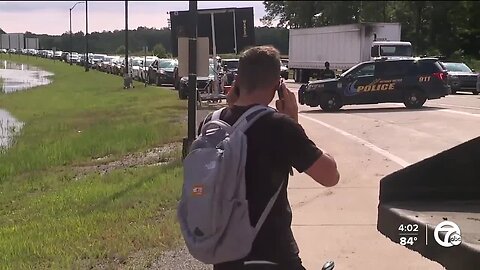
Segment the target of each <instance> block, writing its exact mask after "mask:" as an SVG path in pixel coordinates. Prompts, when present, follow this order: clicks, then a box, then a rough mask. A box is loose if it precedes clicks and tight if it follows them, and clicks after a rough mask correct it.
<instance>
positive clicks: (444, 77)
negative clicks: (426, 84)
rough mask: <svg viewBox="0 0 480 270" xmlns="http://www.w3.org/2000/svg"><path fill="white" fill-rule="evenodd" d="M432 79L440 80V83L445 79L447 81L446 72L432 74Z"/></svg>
mask: <svg viewBox="0 0 480 270" xmlns="http://www.w3.org/2000/svg"><path fill="white" fill-rule="evenodd" d="M432 75H433V77H435V78H437V79H439V80H441V81H444V80H445V79H447V73H446V72H435V73H433V74H432Z"/></svg>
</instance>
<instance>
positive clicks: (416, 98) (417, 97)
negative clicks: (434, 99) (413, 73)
mask: <svg viewBox="0 0 480 270" xmlns="http://www.w3.org/2000/svg"><path fill="white" fill-rule="evenodd" d="M425 101H427V98H426V97H425V94H424V93H423V92H422V91H419V90H411V91H408V92H407V93H406V95H405V100H404V104H405V107H407V108H409V109H418V108H421V107H422V106H423V104H424V103H425Z"/></svg>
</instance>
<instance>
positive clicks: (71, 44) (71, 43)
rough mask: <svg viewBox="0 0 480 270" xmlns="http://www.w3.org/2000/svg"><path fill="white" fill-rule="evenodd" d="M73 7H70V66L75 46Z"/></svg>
mask: <svg viewBox="0 0 480 270" xmlns="http://www.w3.org/2000/svg"><path fill="white" fill-rule="evenodd" d="M75 5H76V4H75ZM74 7H75V6H74ZM72 9H73V8H70V61H69V62H70V66H71V65H72V47H73V41H72Z"/></svg>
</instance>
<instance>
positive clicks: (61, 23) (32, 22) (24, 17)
mask: <svg viewBox="0 0 480 270" xmlns="http://www.w3.org/2000/svg"><path fill="white" fill-rule="evenodd" d="M76 2H77V1H0V28H2V29H3V31H5V32H7V33H25V32H26V31H29V32H32V33H35V34H50V35H61V34H63V33H65V32H68V31H69V9H70V8H71V7H72V6H73V5H74V4H75V3H76ZM128 3H129V4H128V16H129V18H128V19H129V20H128V28H129V29H136V28H137V27H139V26H146V27H155V28H162V27H167V26H168V21H167V19H168V18H169V16H170V15H168V14H167V12H168V11H180V10H188V1H128ZM226 7H229V8H231V7H253V8H254V11H253V14H254V17H255V26H262V25H263V24H262V23H261V22H260V18H261V17H263V16H264V15H265V9H264V6H263V2H262V1H198V9H208V8H226ZM124 12H125V1H88V32H89V33H91V32H95V31H96V32H101V31H104V30H105V31H113V30H121V29H124V28H125V17H124ZM79 31H83V32H84V31H85V4H83V3H82V4H78V5H77V6H76V7H75V8H74V9H73V10H72V32H73V33H76V32H79Z"/></svg>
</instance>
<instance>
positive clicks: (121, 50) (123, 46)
mask: <svg viewBox="0 0 480 270" xmlns="http://www.w3.org/2000/svg"><path fill="white" fill-rule="evenodd" d="M115 53H116V54H120V55H122V54H125V45H120V46H119V47H118V48H117V49H116V50H115Z"/></svg>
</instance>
